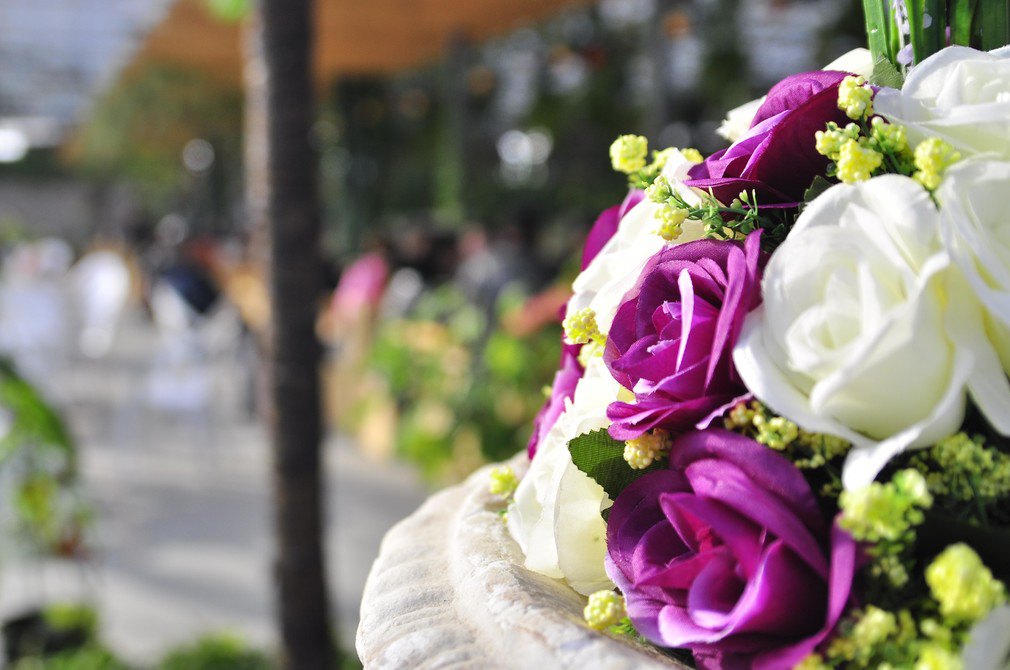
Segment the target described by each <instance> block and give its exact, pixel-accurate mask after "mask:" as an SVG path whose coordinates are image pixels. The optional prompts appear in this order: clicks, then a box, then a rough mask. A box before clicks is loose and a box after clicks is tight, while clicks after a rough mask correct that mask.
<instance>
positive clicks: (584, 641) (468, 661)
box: [356, 454, 684, 670]
mask: <svg viewBox="0 0 1010 670" xmlns="http://www.w3.org/2000/svg"><path fill="white" fill-rule="evenodd" d="M526 463H527V461H526V457H525V454H520V455H518V456H516V457H515V458H513V459H512V460H511V461H510V463H509V464H510V465H512V466H513V468H515V470H516V472H517V473H521V472H522V471H523V470H524V469H525V467H526ZM488 470H489V468H483V469H481V470H478V471H477V472H476V473H474V474H473V475H471V476H470V478H469V479H467V481H466V482H464V483H462V484H460V485H458V486H455V487H452V488H449V489H446V490H445V491H442V492H440V493H437V494H435V495H433V496H432V497H431V498H429V499H428V501H427V502H425V503H424V504H423V505H422V506H421V507H420V508H419V509H418V510H417V511H416V512H414V514H412V515H411V516H409V517H408V518H406V519H404V520H403V521H401V522H400V523H399V524H397V525H396V526H395V527H394V528H393V529H392V530H390V531H389V533H388V534H387V535H386V537H385V539H384V540H383V541H382V547H381V549H380V551H379V557H378V558H377V559H376V561H375V564H374V565H373V566H372V571H371V573H370V574H369V576H368V581H367V583H366V585H365V592H364V596H363V597H362V601H361V623H360V624H359V626H358V633H357V641H356V646H357V651H358V656H359V657H360V659H361V661H362V663H364V665H365V668H368V669H370V670H380V669H386V668H418V669H429V668H448V667H452V668H482V669H484V668H488V669H490V668H523V669H528V668H570V669H572V670H587V669H589V668H606V669H607V670H625V669H627V670H630V669H631V668H638V669H642V670H670V668H683V667H684V666H682V665H680V664H678V663H677V662H676V661H674V660H673V659H670V658H668V657H666V656H663V655H662V654H660V653H659V652H657V651H656V650H654V649H651V648H649V647H647V646H644V645H637V644H633V643H630V642H627V641H623V640H617V639H614V638H611V637H609V636H607V635H604V634H602V633H597V632H595V631H592V630H590V629H589V628H587V627H586V626H585V625H584V624H583V622H582V608H583V606H584V600H583V598H582V597H581V596H580V595H579V594H577V593H576V592H575V591H573V590H571V589H570V588H568V587H567V586H566V585H565V584H563V583H562V582H560V581H557V580H553V579H549V578H547V577H544V576H542V575H538V574H536V573H533V572H531V571H529V570H527V569H525V568H523V567H522V554H521V552H520V551H519V547H518V546H517V545H516V544H515V542H513V541H512V539H511V537H509V535H508V532H507V531H506V530H505V525H504V524H503V523H502V522H501V517H500V516H499V510H500V509H501V503H500V502H499V501H497V500H496V499H495V498H494V497H493V496H491V495H490V494H489V493H487V490H486V489H487V478H488Z"/></svg>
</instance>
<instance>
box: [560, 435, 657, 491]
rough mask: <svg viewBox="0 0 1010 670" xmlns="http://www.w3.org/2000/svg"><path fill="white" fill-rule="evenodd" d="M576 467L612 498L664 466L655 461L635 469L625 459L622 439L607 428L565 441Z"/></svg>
mask: <svg viewBox="0 0 1010 670" xmlns="http://www.w3.org/2000/svg"><path fill="white" fill-rule="evenodd" d="M568 450H569V451H570V452H571V454H572V462H573V463H575V467H577V468H578V469H579V470H582V471H583V472H585V473H586V474H587V475H589V476H590V477H591V478H592V479H593V481H595V482H596V483H597V484H599V485H600V486H602V487H603V490H604V491H606V492H607V495H608V496H610V499H611V500H616V499H617V496H618V495H619V494H620V493H621V491H623V490H624V489H626V488H627V487H628V486H629V485H630V484H631V483H632V482H633V481H635V480H636V479H638V478H639V477H641V476H642V475H644V474H646V473H649V472H653V471H655V470H659V469H661V468H663V467H665V464H664V463H663V462H661V461H660V462H654V463H653V464H652V465H650V466H649V467H647V468H646V469H644V470H634V469H632V468H631V466H630V465H628V463H627V462H626V461H625V460H624V442H619V441H617V440H615V439H614V438H612V437H610V435H608V434H607V431H606V429H601V430H596V431H593V432H591V433H586V434H585V435H580V436H578V437H577V438H575V439H574V440H572V441H571V442H569V443H568Z"/></svg>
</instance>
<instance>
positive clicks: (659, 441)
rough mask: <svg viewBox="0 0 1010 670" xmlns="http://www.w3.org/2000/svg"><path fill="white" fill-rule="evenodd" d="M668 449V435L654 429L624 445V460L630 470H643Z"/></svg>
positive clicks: (663, 431) (662, 455) (661, 456)
mask: <svg viewBox="0 0 1010 670" xmlns="http://www.w3.org/2000/svg"><path fill="white" fill-rule="evenodd" d="M669 449H670V434H669V433H667V432H666V431H665V430H659V429H656V430H654V431H652V432H651V433H646V434H644V435H642V436H641V437H638V438H635V439H634V440H628V441H627V442H625V443H624V460H625V461H627V462H628V465H630V466H631V469H632V470H644V469H646V468H647V467H649V466H650V465H652V464H653V462H654V461H657V460H659V459H660V458H663V457H664V456H665V455H666V453H667V452H668V451H669Z"/></svg>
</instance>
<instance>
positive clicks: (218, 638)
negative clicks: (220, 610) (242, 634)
mask: <svg viewBox="0 0 1010 670" xmlns="http://www.w3.org/2000/svg"><path fill="white" fill-rule="evenodd" d="M272 667H274V664H273V663H271V661H270V658H269V657H268V656H267V655H266V654H263V653H262V652H259V651H255V650H253V649H250V648H249V647H247V646H246V645H245V644H244V643H243V642H242V640H241V639H239V638H237V637H234V636H232V635H225V634H217V635H208V636H207V637H204V638H202V639H200V640H197V641H196V642H195V643H194V644H192V645H191V646H188V647H183V648H181V649H178V650H176V651H174V652H171V653H169V654H168V655H167V656H166V657H165V658H164V659H163V660H162V661H161V663H159V664H158V670H270V669H271V668H272Z"/></svg>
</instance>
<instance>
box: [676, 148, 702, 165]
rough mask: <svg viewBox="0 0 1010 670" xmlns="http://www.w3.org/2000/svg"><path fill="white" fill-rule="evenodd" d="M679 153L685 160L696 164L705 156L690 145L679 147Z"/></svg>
mask: <svg viewBox="0 0 1010 670" xmlns="http://www.w3.org/2000/svg"><path fill="white" fill-rule="evenodd" d="M680 153H681V155H682V156H683V157H684V158H686V159H687V160H689V161H691V162H692V163H694V164H696V165H697V164H698V163H701V162H702V161H704V160H705V158H704V157H703V156H702V155H701V152H700V151H698V150H697V149H694V148H692V147H688V148H686V149H681V150H680Z"/></svg>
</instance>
